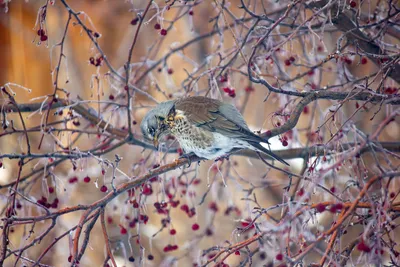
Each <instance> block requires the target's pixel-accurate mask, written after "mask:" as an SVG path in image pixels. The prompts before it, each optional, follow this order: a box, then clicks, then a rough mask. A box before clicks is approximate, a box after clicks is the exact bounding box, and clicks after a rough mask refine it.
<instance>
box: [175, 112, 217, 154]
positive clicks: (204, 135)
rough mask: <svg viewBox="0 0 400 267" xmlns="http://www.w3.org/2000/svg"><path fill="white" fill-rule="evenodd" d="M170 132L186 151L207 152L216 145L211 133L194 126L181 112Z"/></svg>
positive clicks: (178, 113)
mask: <svg viewBox="0 0 400 267" xmlns="http://www.w3.org/2000/svg"><path fill="white" fill-rule="evenodd" d="M170 131H171V133H172V134H173V135H174V136H175V137H176V139H178V142H179V143H180V145H181V146H182V148H183V150H185V151H189V152H195V150H206V149H208V148H209V147H211V146H212V144H213V143H214V136H213V134H212V133H211V132H209V131H206V130H203V129H201V128H199V127H196V126H195V125H192V124H191V123H190V122H189V121H188V120H187V118H186V117H185V116H184V115H183V114H182V113H180V112H177V115H176V116H175V120H174V123H173V124H172V125H171V128H170Z"/></svg>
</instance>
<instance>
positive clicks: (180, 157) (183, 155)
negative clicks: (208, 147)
mask: <svg viewBox="0 0 400 267" xmlns="http://www.w3.org/2000/svg"><path fill="white" fill-rule="evenodd" d="M193 156H195V154H194V153H193V152H190V153H184V154H182V155H180V156H179V159H187V160H188V168H189V167H190V165H192V160H191V159H190V158H191V157H193Z"/></svg>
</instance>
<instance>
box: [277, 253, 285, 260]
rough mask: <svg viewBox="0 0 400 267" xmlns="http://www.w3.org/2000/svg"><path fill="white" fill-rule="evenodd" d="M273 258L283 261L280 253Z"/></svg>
mask: <svg viewBox="0 0 400 267" xmlns="http://www.w3.org/2000/svg"><path fill="white" fill-rule="evenodd" d="M275 258H276V260H277V261H281V260H283V255H282V254H281V253H279V254H277V255H276V257H275Z"/></svg>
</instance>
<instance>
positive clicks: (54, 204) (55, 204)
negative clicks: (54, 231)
mask: <svg viewBox="0 0 400 267" xmlns="http://www.w3.org/2000/svg"><path fill="white" fill-rule="evenodd" d="M36 203H38V204H40V205H42V206H44V207H46V208H52V209H56V208H57V207H58V203H59V200H58V198H55V199H54V200H53V202H52V203H49V202H48V200H47V198H46V197H44V196H42V198H41V199H39V200H38V201H36Z"/></svg>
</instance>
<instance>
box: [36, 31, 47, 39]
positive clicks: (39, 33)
mask: <svg viewBox="0 0 400 267" xmlns="http://www.w3.org/2000/svg"><path fill="white" fill-rule="evenodd" d="M37 35H39V36H40V41H42V42H45V41H47V39H48V37H47V35H46V32H45V31H44V30H43V29H39V30H38V31H37Z"/></svg>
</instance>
